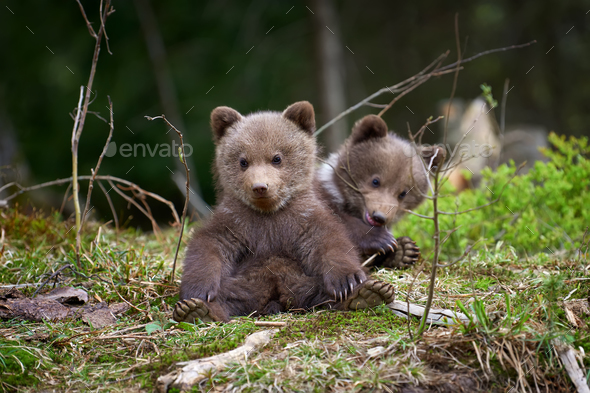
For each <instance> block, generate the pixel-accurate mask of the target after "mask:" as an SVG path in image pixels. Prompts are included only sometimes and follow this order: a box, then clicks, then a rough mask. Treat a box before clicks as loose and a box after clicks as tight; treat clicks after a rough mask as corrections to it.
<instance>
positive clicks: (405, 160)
mask: <svg viewBox="0 0 590 393" xmlns="http://www.w3.org/2000/svg"><path fill="white" fill-rule="evenodd" d="M416 150H417V151H416ZM443 160H444V150H442V149H441V148H440V147H432V148H422V147H417V149H416V146H415V145H413V144H411V143H410V142H408V141H406V140H403V139H401V138H400V137H398V136H397V135H395V134H393V133H390V132H389V131H388V127H387V124H386V123H385V121H384V120H383V119H381V118H380V117H378V116H375V115H368V116H365V117H363V118H362V119H361V120H359V121H357V122H356V124H355V125H354V127H353V130H352V134H351V135H350V137H349V138H348V139H347V140H346V141H345V142H344V144H343V145H342V146H341V148H340V149H339V150H338V151H337V152H336V153H332V154H331V155H330V156H329V157H328V159H327V161H326V162H324V163H323V164H322V165H321V166H320V167H319V168H318V170H317V171H316V178H315V184H314V186H315V188H316V189H317V190H318V193H319V194H320V195H321V197H322V199H323V200H324V201H325V202H326V203H327V204H328V206H329V207H330V208H331V209H332V211H333V212H334V214H336V215H338V216H339V217H340V219H341V220H342V222H343V223H344V224H345V227H346V228H347V230H348V234H349V237H350V239H351V240H352V242H353V243H354V244H355V245H356V246H358V247H359V248H360V251H361V254H362V256H363V257H364V258H367V257H370V256H371V255H372V254H374V253H379V254H380V256H379V257H377V258H376V259H375V260H374V261H373V264H374V265H376V266H379V265H381V266H385V267H395V268H406V267H410V266H412V265H413V264H414V263H415V262H416V261H417V260H418V257H419V255H420V251H419V249H418V247H417V246H416V244H415V243H414V242H413V241H412V239H410V238H409V237H407V236H404V237H401V238H399V239H397V240H396V239H395V238H394V236H393V234H392V233H391V232H390V231H389V230H388V228H390V227H391V225H392V224H393V223H394V222H395V221H397V220H398V219H399V218H400V217H401V216H402V215H403V214H404V211H405V210H406V209H409V210H411V209H414V208H415V207H417V206H418V205H419V204H420V203H421V202H422V201H423V200H424V194H426V193H427V192H428V182H429V178H428V170H427V169H426V168H428V167H429V166H430V168H433V167H436V166H438V165H440V164H441V163H442V161H443ZM381 254H383V255H381Z"/></svg>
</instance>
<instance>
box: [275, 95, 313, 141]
mask: <svg viewBox="0 0 590 393" xmlns="http://www.w3.org/2000/svg"><path fill="white" fill-rule="evenodd" d="M283 117H284V118H285V119H287V120H290V121H292V122H293V123H295V124H297V126H299V128H301V129H302V130H303V131H305V132H307V133H309V134H313V132H314V131H315V113H314V111H313V105H311V104H310V103H309V102H307V101H299V102H296V103H294V104H292V105H289V106H288V107H287V109H285V111H284V112H283Z"/></svg>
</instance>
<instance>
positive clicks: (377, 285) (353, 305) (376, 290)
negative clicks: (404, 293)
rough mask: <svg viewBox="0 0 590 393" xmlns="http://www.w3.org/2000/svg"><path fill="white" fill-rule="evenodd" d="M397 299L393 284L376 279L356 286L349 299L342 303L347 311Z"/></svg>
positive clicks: (371, 306) (375, 305)
mask: <svg viewBox="0 0 590 393" xmlns="http://www.w3.org/2000/svg"><path fill="white" fill-rule="evenodd" d="M394 299H395V289H394V288H393V285H391V284H389V283H386V282H383V281H376V280H367V281H365V282H363V283H362V284H361V285H359V286H358V287H356V288H355V290H354V291H353V292H352V294H351V295H350V297H349V298H348V300H346V301H345V302H343V303H342V309H343V310H345V311H356V310H362V309H365V308H373V307H377V306H379V305H381V304H389V303H392V302H393V300H394Z"/></svg>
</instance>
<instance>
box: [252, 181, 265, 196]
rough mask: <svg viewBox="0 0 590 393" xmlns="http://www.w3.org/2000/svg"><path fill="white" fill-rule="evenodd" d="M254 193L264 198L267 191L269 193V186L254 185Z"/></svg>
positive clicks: (262, 184)
mask: <svg viewBox="0 0 590 393" xmlns="http://www.w3.org/2000/svg"><path fill="white" fill-rule="evenodd" d="M252 191H254V193H255V194H257V195H258V196H263V195H264V194H266V191H268V186H267V185H266V184H264V183H254V185H252Z"/></svg>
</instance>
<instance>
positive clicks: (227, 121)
mask: <svg viewBox="0 0 590 393" xmlns="http://www.w3.org/2000/svg"><path fill="white" fill-rule="evenodd" d="M240 120H242V115H240V113H239V112H238V111H236V110H235V109H232V108H230V107H227V106H218V107H217V108H215V109H213V112H211V129H212V130H213V139H214V141H215V143H217V142H219V140H220V139H221V138H222V137H223V136H224V135H225V132H226V131H227V129H228V128H229V127H230V126H231V125H232V124H234V123H235V122H237V121H240Z"/></svg>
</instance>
